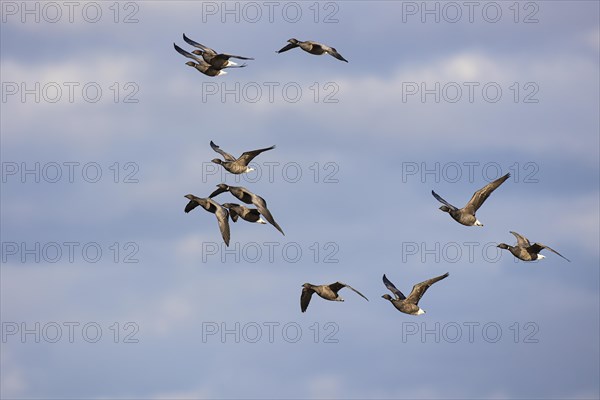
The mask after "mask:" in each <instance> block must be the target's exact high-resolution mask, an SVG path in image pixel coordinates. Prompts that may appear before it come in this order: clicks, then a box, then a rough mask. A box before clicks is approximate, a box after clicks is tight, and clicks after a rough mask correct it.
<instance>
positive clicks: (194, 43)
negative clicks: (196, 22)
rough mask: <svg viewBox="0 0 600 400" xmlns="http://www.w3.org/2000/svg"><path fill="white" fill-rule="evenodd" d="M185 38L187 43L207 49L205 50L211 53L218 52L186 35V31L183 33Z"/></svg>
mask: <svg viewBox="0 0 600 400" xmlns="http://www.w3.org/2000/svg"><path fill="white" fill-rule="evenodd" d="M183 40H185V42H186V43H187V44H190V45H192V46H194V47H197V48H199V49H200V50H202V51H205V52H207V53H210V54H217V52H216V51H214V50H213V49H211V48H210V47H206V46H205V45H203V44H200V43H198V42H195V41H193V40H192V39H190V38H189V37H187V36H185V33H184V34H183Z"/></svg>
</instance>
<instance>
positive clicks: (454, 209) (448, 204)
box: [431, 190, 458, 211]
mask: <svg viewBox="0 0 600 400" xmlns="http://www.w3.org/2000/svg"><path fill="white" fill-rule="evenodd" d="M431 194H432V195H433V197H435V198H436V199H437V201H439V202H440V203H442V204H444V205H446V206H447V207H449V208H450V209H451V210H453V211H458V208H456V207H454V206H453V205H452V204H450V203H448V202H447V201H446V200H444V199H442V198H441V197H440V195H439V194H437V193H436V192H434V191H433V190H432V191H431Z"/></svg>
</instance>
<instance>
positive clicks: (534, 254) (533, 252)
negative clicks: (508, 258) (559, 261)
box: [496, 231, 571, 262]
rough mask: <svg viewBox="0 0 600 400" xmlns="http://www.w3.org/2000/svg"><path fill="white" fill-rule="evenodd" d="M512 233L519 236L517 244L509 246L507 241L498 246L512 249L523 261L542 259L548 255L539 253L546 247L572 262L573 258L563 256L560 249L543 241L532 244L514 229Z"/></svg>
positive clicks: (513, 253) (514, 254)
mask: <svg viewBox="0 0 600 400" xmlns="http://www.w3.org/2000/svg"><path fill="white" fill-rule="evenodd" d="M510 233H512V234H513V235H514V236H515V237H516V238H517V245H516V246H509V245H507V244H506V243H500V244H499V245H498V246H496V247H499V248H501V249H504V250H508V251H510V252H511V253H512V255H513V256H515V257H517V258H518V259H519V260H523V261H535V260H541V259H542V258H546V257H545V256H544V255H542V254H539V253H540V251H542V250H544V249H548V250H550V251H551V252H553V253H555V254H558V255H559V256H561V257H562V258H564V259H565V260H567V261H568V262H571V260H569V259H568V258H567V257H565V256H563V255H562V254H560V253H559V252H558V251H556V250H554V249H552V248H550V247H548V246H546V245H543V244H541V243H534V244H531V243H529V240H528V239H527V238H526V237H525V236H522V235H519V234H518V233H517V232H513V231H510Z"/></svg>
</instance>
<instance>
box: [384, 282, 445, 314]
mask: <svg viewBox="0 0 600 400" xmlns="http://www.w3.org/2000/svg"><path fill="white" fill-rule="evenodd" d="M448 275H449V274H448V273H447V272H446V273H445V274H444V275H440V276H438V277H435V278H431V279H428V280H426V281H424V282H421V283H417V284H416V285H415V286H413V288H412V291H411V292H410V294H409V295H408V297H406V296H404V295H403V294H402V292H401V291H399V290H398V289H397V288H396V286H394V284H393V283H392V282H390V281H389V279H388V278H387V277H386V276H385V274H384V275H383V284H384V285H385V287H386V288H388V289H389V291H390V292H392V293H393V294H394V298H392V296H390V295H389V294H387V293H386V294H384V295H383V296H381V297H383V298H384V299H386V300H389V301H390V302H391V303H392V304H393V305H394V307H396V309H397V310H398V311H400V312H403V313H405V314H410V315H421V314H425V311H424V310H422V309H421V307H419V300H421V297H423V295H424V294H425V292H426V291H427V289H429V287H430V286H431V285H433V284H434V283H436V282H437V281H441V280H442V279H445V278H447V277H448Z"/></svg>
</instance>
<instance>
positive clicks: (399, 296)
mask: <svg viewBox="0 0 600 400" xmlns="http://www.w3.org/2000/svg"><path fill="white" fill-rule="evenodd" d="M383 284H384V285H385V287H386V288H388V290H389V291H390V292H392V293H393V294H394V296H396V298H397V299H399V300H404V299H406V296H404V294H403V293H402V292H401V291H399V290H398V288H397V287H396V286H394V284H393V283H392V282H390V280H389V279H388V278H387V277H386V276H385V274H383Z"/></svg>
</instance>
